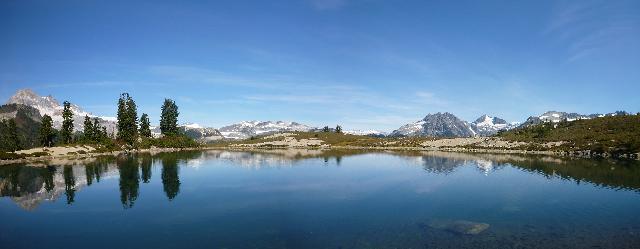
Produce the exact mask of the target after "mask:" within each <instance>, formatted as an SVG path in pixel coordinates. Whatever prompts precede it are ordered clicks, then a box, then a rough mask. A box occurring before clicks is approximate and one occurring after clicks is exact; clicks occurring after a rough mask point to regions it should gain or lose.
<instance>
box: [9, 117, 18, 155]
mask: <svg viewBox="0 0 640 249" xmlns="http://www.w3.org/2000/svg"><path fill="white" fill-rule="evenodd" d="M7 126H8V128H9V139H8V142H9V148H10V151H16V150H19V149H20V148H21V146H20V137H19V136H18V127H17V126H16V120H15V119H13V118H12V119H9V122H8V125H7Z"/></svg>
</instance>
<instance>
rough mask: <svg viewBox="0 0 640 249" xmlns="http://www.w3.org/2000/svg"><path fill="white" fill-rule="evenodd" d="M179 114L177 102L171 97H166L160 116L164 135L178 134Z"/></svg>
mask: <svg viewBox="0 0 640 249" xmlns="http://www.w3.org/2000/svg"><path fill="white" fill-rule="evenodd" d="M179 114H180V113H179V112H178V106H177V105H176V102H174V101H173V100H171V99H164V104H162V114H161V116H160V131H161V133H162V135H165V136H173V135H177V134H178V115H179Z"/></svg>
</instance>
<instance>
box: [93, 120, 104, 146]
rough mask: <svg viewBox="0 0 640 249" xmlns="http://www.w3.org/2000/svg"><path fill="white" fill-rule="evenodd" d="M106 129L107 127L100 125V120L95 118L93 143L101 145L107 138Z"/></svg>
mask: <svg viewBox="0 0 640 249" xmlns="http://www.w3.org/2000/svg"><path fill="white" fill-rule="evenodd" d="M105 129H106V128H105V127H102V126H101V125H100V120H99V119H98V118H93V141H95V142H96V143H99V142H101V141H102V140H104V139H105V138H107V132H106V130H105Z"/></svg>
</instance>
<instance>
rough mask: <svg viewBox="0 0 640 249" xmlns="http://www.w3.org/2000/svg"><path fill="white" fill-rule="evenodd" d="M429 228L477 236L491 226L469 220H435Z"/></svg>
mask: <svg viewBox="0 0 640 249" xmlns="http://www.w3.org/2000/svg"><path fill="white" fill-rule="evenodd" d="M429 227H431V228H435V229H441V230H446V231H449V232H452V233H456V234H464V235H476V234H479V233H481V232H483V231H485V230H487V229H488V228H489V224H487V223H479V222H473V221H467V220H435V221H432V222H430V223H429Z"/></svg>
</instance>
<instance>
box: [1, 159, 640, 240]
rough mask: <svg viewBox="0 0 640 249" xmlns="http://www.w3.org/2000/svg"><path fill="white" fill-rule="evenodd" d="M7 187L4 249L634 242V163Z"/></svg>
mask: <svg viewBox="0 0 640 249" xmlns="http://www.w3.org/2000/svg"><path fill="white" fill-rule="evenodd" d="M0 194H1V196H2V197H0V220H1V222H0V248H16V249H17V248H640V165H638V162H624V161H605V160H577V159H573V160H566V159H558V158H550V157H522V156H513V155H488V154H463V153H442V152H406V153H393V152H388V153H381V152H363V151H315V150H310V151H306V150H298V151H291V150H287V151H265V152H232V151H213V150H212V151H204V152H182V153H162V154H158V155H137V156H122V157H118V158H99V159H95V160H86V161H83V162H77V163H75V165H50V166H48V167H42V166H40V167H34V166H28V165H12V166H1V167H0ZM456 222H457V223H456ZM480 223H484V224H488V228H486V229H480V230H481V231H480V232H479V233H477V234H465V233H462V232H460V231H458V230H459V229H458V228H459V227H456V228H453V229H452V226H454V225H455V224H465V226H466V225H468V224H480ZM434 224H435V225H434ZM451 224H454V225H451ZM456 229H458V230H456Z"/></svg>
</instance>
